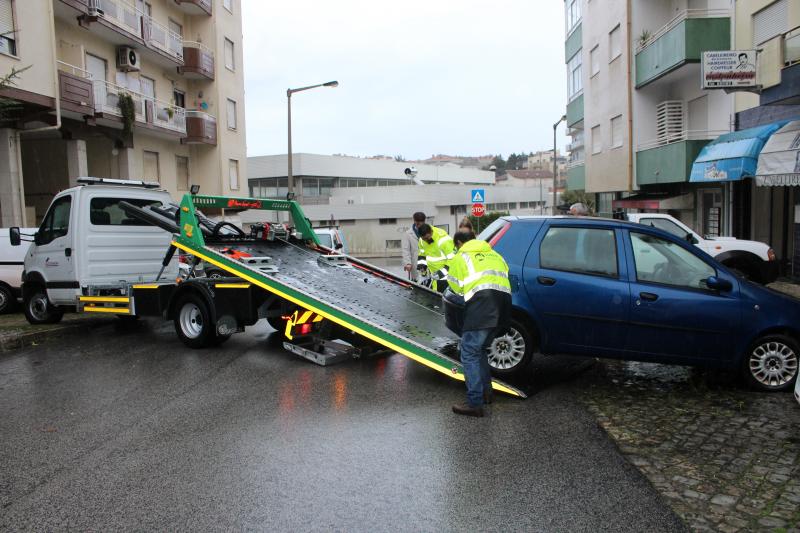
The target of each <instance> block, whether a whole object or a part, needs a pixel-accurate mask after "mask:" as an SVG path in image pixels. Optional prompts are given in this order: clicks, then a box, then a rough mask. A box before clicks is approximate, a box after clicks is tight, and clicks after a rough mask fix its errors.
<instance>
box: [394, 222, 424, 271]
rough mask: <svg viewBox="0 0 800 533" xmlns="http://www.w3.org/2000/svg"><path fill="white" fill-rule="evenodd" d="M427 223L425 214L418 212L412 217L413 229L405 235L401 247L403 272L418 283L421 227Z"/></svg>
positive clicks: (408, 230) (409, 229)
mask: <svg viewBox="0 0 800 533" xmlns="http://www.w3.org/2000/svg"><path fill="white" fill-rule="evenodd" d="M424 223H425V213H423V212H421V211H417V212H416V213H414V215H413V216H412V222H411V227H410V228H408V229H407V230H406V231H405V233H403V240H402V241H400V247H401V248H402V249H403V270H405V271H406V272H407V273H408V279H410V280H411V281H417V278H418V277H419V276H418V275H417V269H416V267H415V266H414V265H416V264H417V261H418V259H419V227H420V226H422V225H423V224H424Z"/></svg>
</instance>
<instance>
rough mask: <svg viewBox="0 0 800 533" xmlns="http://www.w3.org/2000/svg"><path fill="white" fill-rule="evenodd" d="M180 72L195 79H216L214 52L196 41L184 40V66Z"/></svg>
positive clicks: (179, 68)
mask: <svg viewBox="0 0 800 533" xmlns="http://www.w3.org/2000/svg"><path fill="white" fill-rule="evenodd" d="M178 73H180V74H183V75H184V76H185V77H187V78H189V79H193V80H199V79H207V80H213V79H214V52H212V51H211V49H210V48H208V47H207V46H205V45H203V44H201V43H197V42H194V41H184V42H183V66H182V67H178Z"/></svg>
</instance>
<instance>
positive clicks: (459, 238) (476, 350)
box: [447, 231, 511, 417]
mask: <svg viewBox="0 0 800 533" xmlns="http://www.w3.org/2000/svg"><path fill="white" fill-rule="evenodd" d="M453 240H454V242H455V246H456V249H457V252H456V255H455V257H453V259H452V260H451V261H450V263H449V274H448V276H447V282H448V284H449V286H450V290H452V291H453V292H454V293H456V294H458V295H460V296H461V297H463V298H464V320H463V324H464V325H463V327H462V332H461V365H462V366H463V367H464V382H465V383H466V386H467V401H466V403H463V404H458V405H454V406H453V412H454V413H456V414H458V415H466V416H476V417H481V416H483V405H484V404H489V403H492V400H493V398H494V393H493V392H492V375H491V369H490V368H489V359H488V354H487V347H488V345H489V343H491V341H492V339H494V337H495V335H496V333H497V332H498V331H504V330H506V329H507V328H509V327H510V325H511V284H510V282H509V280H508V265H507V264H506V262H505V260H504V259H503V257H502V256H501V255H500V254H498V253H497V252H495V251H494V250H492V247H491V246H490V245H489V243H488V242H486V241H481V240H477V239H475V237H474V235H473V234H472V232H466V231H459V232H458V233H456V234H455V237H453Z"/></svg>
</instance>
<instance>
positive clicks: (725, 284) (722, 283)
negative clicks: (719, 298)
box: [706, 276, 733, 292]
mask: <svg viewBox="0 0 800 533" xmlns="http://www.w3.org/2000/svg"><path fill="white" fill-rule="evenodd" d="M706 286H707V287H708V288H709V289H713V290H715V291H722V292H726V291H729V290H731V289H732V288H733V284H732V283H731V282H730V281H728V280H727V279H722V278H718V277H717V276H709V277H708V279H707V280H706Z"/></svg>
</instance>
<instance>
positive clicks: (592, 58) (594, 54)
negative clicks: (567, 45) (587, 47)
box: [589, 44, 600, 77]
mask: <svg viewBox="0 0 800 533" xmlns="http://www.w3.org/2000/svg"><path fill="white" fill-rule="evenodd" d="M589 63H591V65H592V74H591V76H592V77H593V76H595V75H597V73H599V72H600V45H599V44H597V45H595V47H594V48H592V50H591V51H590V52H589Z"/></svg>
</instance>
